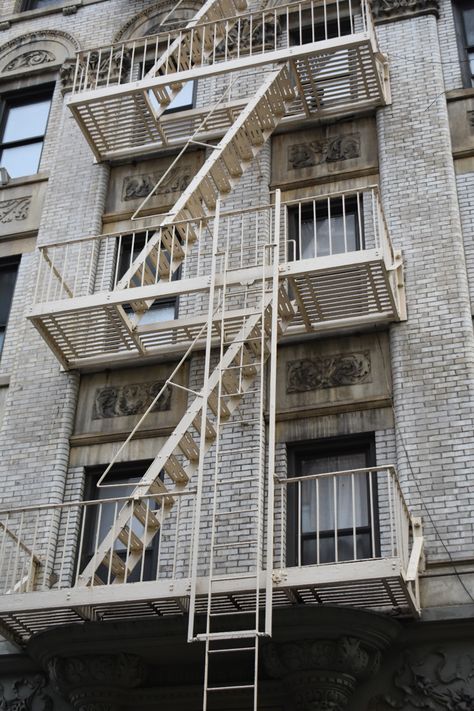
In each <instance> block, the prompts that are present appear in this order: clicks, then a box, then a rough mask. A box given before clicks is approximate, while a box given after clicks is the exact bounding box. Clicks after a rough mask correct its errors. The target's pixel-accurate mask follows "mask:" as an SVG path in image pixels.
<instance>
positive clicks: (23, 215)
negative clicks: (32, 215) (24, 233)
mask: <svg viewBox="0 0 474 711" xmlns="http://www.w3.org/2000/svg"><path fill="white" fill-rule="evenodd" d="M31 201H32V197H31V195H27V196H26V197H20V198H12V199H11V200H2V201H1V202H0V224H3V225H6V224H8V223H9V222H21V221H22V220H26V219H27V218H28V213H29V211H30V207H31Z"/></svg>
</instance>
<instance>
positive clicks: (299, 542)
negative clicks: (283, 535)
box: [296, 481, 303, 568]
mask: <svg viewBox="0 0 474 711" xmlns="http://www.w3.org/2000/svg"><path fill="white" fill-rule="evenodd" d="M296 491H297V497H298V501H297V503H298V507H297V512H298V521H297V531H298V568H300V567H301V557H302V555H301V554H302V538H303V531H302V515H301V513H302V512H301V481H298V483H297V485H296Z"/></svg>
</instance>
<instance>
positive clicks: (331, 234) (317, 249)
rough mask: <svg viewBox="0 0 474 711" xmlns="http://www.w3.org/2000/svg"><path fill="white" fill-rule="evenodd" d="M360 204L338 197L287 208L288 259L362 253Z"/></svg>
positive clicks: (350, 199) (355, 198)
mask: <svg viewBox="0 0 474 711" xmlns="http://www.w3.org/2000/svg"><path fill="white" fill-rule="evenodd" d="M362 225H363V219H362V201H361V200H360V199H359V200H358V199H357V197H337V198H327V199H325V200H312V201H311V202H308V203H304V204H302V205H297V206H295V207H291V206H290V207H289V209H288V230H289V235H288V236H289V246H288V251H289V254H288V256H289V259H293V258H296V259H311V258H313V257H327V256H329V255H332V254H342V253H344V252H355V251H357V250H359V249H361V246H362V245H361V242H362V240H361V234H360V233H361V230H362Z"/></svg>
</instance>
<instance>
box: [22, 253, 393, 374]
mask: <svg viewBox="0 0 474 711" xmlns="http://www.w3.org/2000/svg"><path fill="white" fill-rule="evenodd" d="M401 269H402V266H401V260H400V258H399V257H396V259H395V262H394V263H391V262H389V261H388V260H387V259H386V257H385V256H384V254H383V252H382V250H380V249H366V250H360V251H357V252H346V253H343V254H336V255H332V256H330V257H319V258H313V259H305V260H300V261H295V262H287V263H284V264H282V265H281V266H280V277H281V281H282V282H288V284H289V287H290V295H291V298H293V299H294V301H295V304H296V307H297V315H296V317H295V318H294V320H293V323H292V325H291V326H290V328H289V329H288V332H287V333H288V335H289V336H291V335H298V334H304V333H317V332H319V331H328V330H332V329H338V330H341V329H344V328H353V327H356V326H358V325H359V326H363V325H368V324H371V325H375V324H388V323H391V322H393V321H400V320H403V319H404V318H405V315H404V304H403V299H402V274H401ZM262 276H263V274H262V269H261V268H258V269H255V272H252V270H249V269H241V270H239V269H237V270H234V271H232V272H229V273H228V274H227V276H226V287H231V286H232V284H235V285H239V284H241V283H243V282H246V281H252V279H254V280H260V279H261V278H262ZM266 276H267V277H268V278H271V272H270V270H268V272H267V274H266ZM222 281H223V277H222V276H221V277H219V276H218V277H217V279H216V286H217V287H219V286H220V285H221V283H222ZM208 289H209V279H208V278H205V277H199V278H194V279H186V280H182V281H175V282H168V283H161V282H159V283H157V284H155V285H149V286H143V287H136V288H131V289H123V290H115V291H110V292H107V293H103V292H100V293H96V294H92V295H90V296H78V297H75V298H72V299H65V300H61V301H55V302H49V303H41V304H38V305H36V306H33V307H32V309H31V310H30V313H29V314H28V318H29V320H30V321H31V322H32V323H33V325H34V326H35V327H36V329H37V330H38V331H39V333H40V334H41V335H42V337H43V338H44V340H45V341H46V342H47V344H48V345H49V347H50V348H51V350H52V351H53V352H54V354H55V355H56V357H57V358H58V360H59V361H60V362H61V363H62V365H63V366H64V367H65V368H74V369H87V368H94V367H98V366H103V365H104V364H105V363H107V365H109V366H110V365H113V364H114V365H115V364H116V365H123V364H125V363H127V362H128V361H130V362H131V361H133V362H135V363H137V361H138V360H142V361H143V362H145V361H146V360H147V359H153V358H155V359H156V358H157V357H158V356H169V355H170V354H174V355H179V354H181V353H184V352H185V351H186V350H187V349H188V348H189V347H190V346H191V344H193V341H194V340H195V339H196V338H198V336H199V332H200V331H202V330H203V326H205V324H206V322H207V312H205V311H204V312H203V313H202V314H201V315H198V316H194V317H189V318H181V319H177V320H175V321H167V322H163V321H161V322H160V321H158V322H156V323H151V324H145V325H140V324H139V325H138V326H135V325H134V323H133V321H132V319H131V318H130V317H129V316H128V315H127V313H126V312H125V311H124V309H123V306H124V305H130V304H133V303H134V302H137V303H142V302H143V301H146V300H147V299H148V300H149V299H156V298H160V299H163V298H166V297H168V298H169V297H170V296H173V297H178V298H179V297H185V296H187V295H189V294H191V293H193V294H198V293H205V292H207V291H208ZM246 315H247V312H246V310H245V309H236V310H234V311H228V312H226V314H225V322H226V335H228V336H229V338H231V337H232V336H233V335H235V333H237V332H238V330H239V328H240V327H241V325H242V320H243V319H244V318H245V317H246ZM221 321H222V315H221V314H216V315H215V321H214V335H215V338H216V342H218V340H219V337H220V330H219V328H220V325H221ZM204 346H205V332H203V335H202V340H201V341H199V339H198V340H197V341H196V342H195V343H194V348H195V349H199V348H200V347H202V348H203V347H204Z"/></svg>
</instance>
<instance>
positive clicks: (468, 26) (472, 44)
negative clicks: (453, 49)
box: [455, 0, 474, 86]
mask: <svg viewBox="0 0 474 711" xmlns="http://www.w3.org/2000/svg"><path fill="white" fill-rule="evenodd" d="M455 20H456V33H457V39H458V47H459V55H460V59H461V71H462V75H463V83H464V85H465V86H474V1H473V0H464V2H459V3H457V4H456V7H455Z"/></svg>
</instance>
